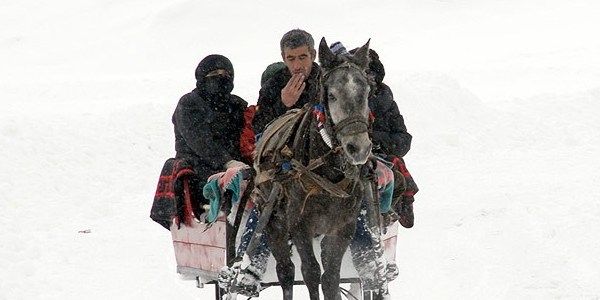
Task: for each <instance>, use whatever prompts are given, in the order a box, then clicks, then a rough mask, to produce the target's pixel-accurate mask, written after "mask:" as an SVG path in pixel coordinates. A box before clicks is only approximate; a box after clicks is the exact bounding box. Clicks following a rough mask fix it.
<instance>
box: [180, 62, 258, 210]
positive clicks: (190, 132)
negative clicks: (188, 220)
mask: <svg viewBox="0 0 600 300" xmlns="http://www.w3.org/2000/svg"><path fill="white" fill-rule="evenodd" d="M195 76H196V87H195V88H194V89H193V90H192V91H191V92H189V93H187V94H185V95H184V96H183V97H181V99H180V100H179V103H178V104H177V107H176V108H175V112H174V113H173V117H172V121H173V125H174V130H175V150H176V156H175V159H176V163H177V164H179V165H181V166H186V167H188V168H190V169H191V170H192V171H193V176H191V177H190V193H191V194H192V199H194V201H192V206H193V210H194V214H195V215H196V217H197V218H200V215H201V214H202V213H205V212H206V210H205V209H204V208H203V207H204V205H209V201H208V199H206V198H205V197H204V196H203V192H202V188H203V186H204V185H205V183H206V182H207V179H208V178H209V176H211V175H213V174H215V173H219V172H222V171H225V170H226V169H228V168H247V167H248V164H249V163H250V162H249V161H247V160H245V161H244V158H242V156H241V154H240V138H239V137H240V136H241V133H242V128H243V126H244V112H245V110H246V107H247V105H248V103H247V102H246V101H245V100H243V99H242V98H240V97H238V96H236V95H234V94H231V91H232V90H233V79H234V70H233V65H232V63H231V61H230V60H229V59H228V58H227V57H225V56H222V55H218V54H213V55H209V56H207V57H205V58H204V59H203V60H202V61H201V62H200V63H199V64H198V67H197V68H196V72H195ZM212 213H213V214H215V215H217V214H218V211H213V212H212Z"/></svg>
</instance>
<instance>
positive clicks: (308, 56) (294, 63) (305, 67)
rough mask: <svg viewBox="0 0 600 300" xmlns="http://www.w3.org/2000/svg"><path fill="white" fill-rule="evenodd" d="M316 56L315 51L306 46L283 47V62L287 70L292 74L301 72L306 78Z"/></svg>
mask: <svg viewBox="0 0 600 300" xmlns="http://www.w3.org/2000/svg"><path fill="white" fill-rule="evenodd" d="M316 57H317V51H316V50H315V49H312V51H311V50H308V46H302V47H298V48H294V49H291V48H284V49H283V62H284V63H285V65H286V66H287V68H288V70H290V73H292V75H294V74H302V75H304V78H305V79H307V78H308V75H310V71H311V70H312V63H313V62H314V61H315V58H316Z"/></svg>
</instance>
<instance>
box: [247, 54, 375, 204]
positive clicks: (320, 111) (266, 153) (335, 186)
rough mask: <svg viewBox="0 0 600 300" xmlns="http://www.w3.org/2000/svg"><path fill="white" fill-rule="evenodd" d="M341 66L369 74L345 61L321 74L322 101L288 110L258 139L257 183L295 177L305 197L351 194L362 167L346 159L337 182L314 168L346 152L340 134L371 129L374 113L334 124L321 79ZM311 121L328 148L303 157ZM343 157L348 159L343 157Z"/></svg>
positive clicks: (351, 117) (255, 155) (287, 180)
mask: <svg viewBox="0 0 600 300" xmlns="http://www.w3.org/2000/svg"><path fill="white" fill-rule="evenodd" d="M341 68H353V69H355V70H358V71H360V72H361V75H362V76H364V77H365V78H366V74H365V72H364V71H363V70H362V69H360V68H359V67H358V66H356V65H355V64H353V63H350V62H344V63H342V64H340V65H338V66H336V67H334V68H332V69H330V70H328V71H326V72H325V73H323V74H322V76H321V79H320V80H319V85H320V91H321V97H320V101H319V104H317V105H314V106H310V105H309V104H307V105H305V106H304V107H302V108H300V109H292V110H289V111H288V112H286V113H285V114H284V115H282V116H281V117H279V118H278V119H275V120H274V121H273V122H272V123H271V124H269V126H267V127H266V129H265V131H264V132H263V134H262V136H261V138H260V139H259V141H258V142H257V145H256V150H255V154H254V167H255V169H256V170H257V171H258V172H257V176H256V178H255V184H256V185H260V184H261V183H264V182H267V181H278V182H281V183H282V184H285V183H286V182H289V181H291V180H295V181H297V182H298V183H299V184H300V185H301V186H302V188H303V189H304V190H305V192H306V193H307V196H306V198H308V197H309V196H310V195H313V194H316V193H321V192H325V193H327V194H329V195H331V196H334V197H341V198H347V197H350V194H349V193H348V192H346V190H347V189H348V187H350V185H355V184H356V183H357V181H356V178H358V176H359V175H360V174H359V172H360V168H359V167H357V166H353V165H349V164H348V163H347V162H344V164H345V165H346V166H345V167H344V168H343V169H344V170H343V171H344V173H345V174H346V176H345V177H344V179H342V180H341V181H339V182H336V183H334V182H332V181H330V180H328V179H327V178H324V177H323V176H320V175H319V174H317V173H315V169H317V168H319V167H321V166H323V165H324V164H325V161H326V159H328V158H329V156H332V155H343V154H342V153H341V147H340V145H339V140H338V137H339V136H346V135H354V134H359V133H364V132H369V133H370V131H371V129H372V120H373V119H372V114H370V117H369V118H368V119H367V120H365V118H364V116H361V115H353V116H350V117H348V118H345V119H343V120H341V121H340V122H338V123H337V124H335V125H334V124H333V122H332V120H331V115H330V113H329V110H328V108H327V100H328V99H327V94H326V93H325V87H324V86H323V84H322V82H324V81H326V80H327V79H328V77H329V76H330V75H331V73H332V72H333V71H335V70H338V69H341ZM312 118H314V119H315V120H312ZM313 121H314V122H313ZM311 124H315V125H316V128H315V129H316V132H318V135H319V136H320V137H321V139H322V140H323V142H324V143H325V144H326V145H327V146H328V148H329V151H327V152H326V153H325V154H324V155H322V156H320V157H318V158H315V159H311V160H309V161H304V159H303V158H304V157H307V151H308V149H307V148H308V145H309V135H310V132H311V130H313V128H311V127H310V126H311ZM342 159H343V160H344V161H345V159H344V158H342ZM351 178H354V179H351Z"/></svg>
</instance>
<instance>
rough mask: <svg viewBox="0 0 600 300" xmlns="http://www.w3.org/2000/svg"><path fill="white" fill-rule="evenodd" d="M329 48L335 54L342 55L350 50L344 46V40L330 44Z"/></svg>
mask: <svg viewBox="0 0 600 300" xmlns="http://www.w3.org/2000/svg"><path fill="white" fill-rule="evenodd" d="M329 49H331V52H333V54H335V55H342V54H347V53H348V50H346V47H344V44H342V42H340V41H337V42H334V43H332V44H331V45H330V46H329Z"/></svg>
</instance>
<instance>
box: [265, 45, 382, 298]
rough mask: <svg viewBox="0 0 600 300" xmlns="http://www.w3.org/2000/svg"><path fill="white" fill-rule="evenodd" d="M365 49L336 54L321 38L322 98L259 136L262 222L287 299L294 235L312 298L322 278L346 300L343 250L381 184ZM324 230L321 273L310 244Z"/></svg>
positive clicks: (329, 294) (329, 293)
mask: <svg viewBox="0 0 600 300" xmlns="http://www.w3.org/2000/svg"><path fill="white" fill-rule="evenodd" d="M368 50H369V42H367V43H366V44H365V45H364V46H362V47H361V48H360V49H359V50H358V51H356V53H355V54H354V55H341V56H337V55H335V54H333V53H332V52H331V50H330V49H329V47H328V46H327V42H326V41H325V38H323V39H322V40H321V43H320V45H319V63H320V65H321V74H320V80H319V84H320V85H321V86H320V99H316V100H317V102H318V103H312V104H310V105H307V106H305V107H303V108H302V109H298V110H293V111H291V112H288V113H286V114H285V115H284V116H282V117H280V118H279V119H277V120H275V121H274V122H272V123H271V124H270V125H269V126H267V128H266V129H265V131H264V132H263V135H262V137H261V139H260V140H259V141H258V143H257V148H256V149H257V150H256V152H255V165H254V167H255V169H256V170H257V176H256V177H255V184H256V186H257V190H256V198H257V199H258V200H257V203H259V205H260V207H261V209H262V211H261V214H262V216H261V219H260V221H259V227H260V225H263V226H265V229H264V230H265V233H266V234H267V236H268V239H269V246H270V248H271V250H272V254H273V256H274V257H275V260H276V261H277V266H276V271H277V277H278V280H279V283H280V285H281V287H282V290H283V298H284V299H286V300H290V299H292V297H293V285H294V268H295V267H294V264H293V262H292V260H291V258H290V255H291V254H290V253H291V252H290V247H291V245H290V243H289V240H290V239H291V241H292V243H293V244H294V245H295V246H296V248H297V250H298V253H299V256H300V259H301V270H302V275H303V279H304V283H305V284H306V286H307V288H308V291H309V294H310V299H311V300H317V299H319V284H322V291H323V295H324V296H325V299H326V300H328V299H335V300H338V299H341V295H340V289H339V284H340V268H341V263H342V257H343V256H344V253H345V252H346V249H347V248H348V246H349V244H350V242H351V239H352V237H353V235H354V232H355V229H356V220H357V216H358V214H359V210H360V207H361V201H362V199H363V197H371V198H372V192H373V190H372V189H373V188H374V187H376V185H375V184H373V182H374V180H376V179H375V178H374V176H373V169H374V165H373V163H372V161H371V160H370V159H369V157H370V156H371V147H372V143H371V140H370V135H369V131H370V118H369V108H368V95H369V82H368V80H367V76H366V74H365V70H366V69H367V66H368V63H369V57H368ZM370 202H371V203H373V201H370ZM373 205H374V204H373ZM372 210H373V211H375V210H374V209H372ZM265 215H266V218H265V217H264V216H265ZM264 220H266V221H268V223H264ZM260 222H263V224H260ZM320 235H322V236H323V238H322V240H321V257H320V258H321V265H322V267H323V273H322V274H321V267H320V265H319V262H318V261H317V258H316V255H315V252H314V249H313V240H314V237H317V236H320ZM253 239H254V238H253Z"/></svg>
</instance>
